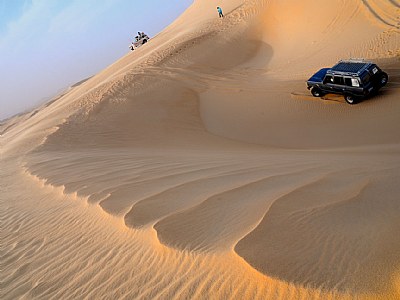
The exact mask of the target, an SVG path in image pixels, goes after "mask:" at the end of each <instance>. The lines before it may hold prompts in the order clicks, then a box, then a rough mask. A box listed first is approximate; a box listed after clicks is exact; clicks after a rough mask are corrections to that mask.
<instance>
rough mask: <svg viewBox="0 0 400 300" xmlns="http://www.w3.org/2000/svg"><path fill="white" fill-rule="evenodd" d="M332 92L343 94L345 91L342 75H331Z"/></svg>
mask: <svg viewBox="0 0 400 300" xmlns="http://www.w3.org/2000/svg"><path fill="white" fill-rule="evenodd" d="M332 92H334V93H336V94H343V93H344V92H345V84H344V77H343V76H340V75H334V76H333V84H332Z"/></svg>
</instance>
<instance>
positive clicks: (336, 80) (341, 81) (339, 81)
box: [333, 76, 344, 85]
mask: <svg viewBox="0 0 400 300" xmlns="http://www.w3.org/2000/svg"><path fill="white" fill-rule="evenodd" d="M333 83H334V84H339V85H344V79H343V77H342V76H334V77H333Z"/></svg>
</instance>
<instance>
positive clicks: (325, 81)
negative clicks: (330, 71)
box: [324, 75, 333, 83]
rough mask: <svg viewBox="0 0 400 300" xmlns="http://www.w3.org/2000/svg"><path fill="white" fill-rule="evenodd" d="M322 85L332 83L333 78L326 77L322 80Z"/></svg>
mask: <svg viewBox="0 0 400 300" xmlns="http://www.w3.org/2000/svg"><path fill="white" fill-rule="evenodd" d="M324 83H333V76H332V75H326V76H325V78H324Z"/></svg>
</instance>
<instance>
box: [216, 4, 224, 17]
mask: <svg viewBox="0 0 400 300" xmlns="http://www.w3.org/2000/svg"><path fill="white" fill-rule="evenodd" d="M217 10H218V14H219V17H220V18H223V17H224V14H223V13H222V8H221V7H219V6H217Z"/></svg>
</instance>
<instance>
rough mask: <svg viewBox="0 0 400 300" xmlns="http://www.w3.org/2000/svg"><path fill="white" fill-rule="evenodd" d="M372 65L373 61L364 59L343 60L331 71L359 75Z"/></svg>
mask: <svg viewBox="0 0 400 300" xmlns="http://www.w3.org/2000/svg"><path fill="white" fill-rule="evenodd" d="M371 65H372V62H369V61H366V60H363V59H349V60H341V61H339V62H338V63H337V64H336V65H334V66H333V67H332V68H331V71H332V73H347V74H354V75H356V74H357V75H359V74H360V73H361V72H363V71H364V70H365V69H367V68H368V67H370V66H371Z"/></svg>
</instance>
